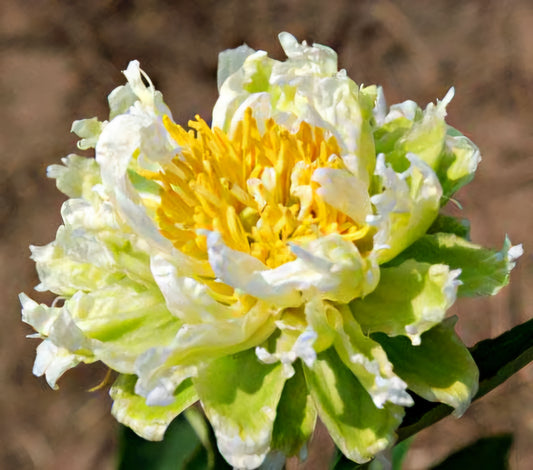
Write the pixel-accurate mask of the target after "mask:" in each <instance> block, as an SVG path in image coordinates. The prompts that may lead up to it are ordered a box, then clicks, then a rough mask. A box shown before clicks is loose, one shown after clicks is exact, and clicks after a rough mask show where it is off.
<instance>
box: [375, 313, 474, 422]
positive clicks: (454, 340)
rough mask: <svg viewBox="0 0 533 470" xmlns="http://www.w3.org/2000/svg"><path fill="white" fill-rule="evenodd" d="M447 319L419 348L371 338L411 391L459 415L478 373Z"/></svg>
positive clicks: (424, 337) (400, 340) (404, 341)
mask: <svg viewBox="0 0 533 470" xmlns="http://www.w3.org/2000/svg"><path fill="white" fill-rule="evenodd" d="M454 324H455V319H453V318H449V319H447V320H445V321H444V322H442V323H441V324H439V325H437V326H435V327H433V328H432V329H431V330H429V331H426V332H425V333H424V334H423V335H422V343H421V344H420V346H413V345H412V344H411V343H410V341H409V340H408V339H407V338H405V337H402V336H397V337H395V338H391V337H389V336H387V335H385V334H383V333H376V334H374V335H372V338H373V339H375V340H376V341H377V342H378V343H379V344H381V346H382V347H383V348H384V349H385V351H386V353H387V357H388V358H389V359H390V361H391V362H392V363H393V365H394V372H395V373H396V374H398V375H399V376H400V378H401V379H403V380H405V382H407V385H408V387H409V389H410V390H412V391H414V392H415V393H416V394H418V395H420V396H421V397H423V398H425V399H426V400H430V401H439V402H442V403H446V404H448V405H450V406H452V407H454V408H455V410H456V411H455V412H456V414H457V415H462V414H463V413H464V411H465V410H466V408H467V407H468V405H469V404H470V401H471V399H472V397H473V395H474V394H475V393H476V391H477V385H478V369H477V367H476V364H475V362H474V360H473V359H472V356H471V355H470V353H469V351H468V349H467V348H466V346H465V345H464V344H463V343H462V342H461V340H460V339H459V337H458V336H457V334H456V333H455V331H454V328H453V327H454Z"/></svg>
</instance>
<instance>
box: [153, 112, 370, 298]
mask: <svg viewBox="0 0 533 470" xmlns="http://www.w3.org/2000/svg"><path fill="white" fill-rule="evenodd" d="M164 124H165V127H166V128H167V130H168V132H169V133H170V135H171V136H172V138H173V139H174V140H175V141H176V143H177V145H178V146H179V147H180V149H181V151H180V153H179V154H178V155H177V156H176V157H175V158H174V160H173V161H172V163H171V164H169V165H167V166H165V167H164V168H163V169H162V171H160V172H159V173H150V174H148V173H147V174H146V175H145V177H147V178H149V179H152V180H154V181H156V182H158V183H159V184H160V186H161V202H160V204H159V207H158V208H157V210H156V219H157V223H158V224H159V228H160V230H161V233H162V234H163V235H164V236H165V237H167V238H168V239H170V240H171V241H172V243H173V244H174V245H175V246H176V247H177V248H178V249H180V250H181V251H183V252H185V253H187V254H189V255H191V256H195V257H197V258H201V259H206V258H207V252H206V243H205V236H204V235H199V234H198V229H206V230H216V231H217V232H219V233H220V234H221V236H222V238H223V240H224V242H225V243H226V244H227V245H228V246H229V247H231V248H233V249H235V250H239V251H242V252H245V253H250V254H252V255H253V256H255V257H257V258H258V259H260V260H261V261H262V262H263V263H265V264H266V265H267V266H270V267H277V266H279V265H281V264H283V263H286V262H288V261H291V260H292V259H294V255H293V253H292V252H291V250H290V247H289V243H288V242H295V243H302V242H305V241H308V240H313V239H316V238H317V237H320V236H323V235H327V234H329V233H339V234H340V235H341V236H343V237H344V238H345V239H346V240H349V241H351V242H353V243H356V244H358V246H360V247H361V248H363V250H365V249H368V244H369V240H371V236H372V233H371V229H370V228H369V227H368V226H366V225H364V226H360V225H357V224H356V223H355V222H354V221H353V220H352V219H350V218H349V217H348V216H346V215H345V214H343V213H342V212H339V211H337V210H336V209H334V208H333V207H331V206H330V205H329V204H327V203H326V202H325V201H324V200H323V199H322V198H321V197H319V196H318V195H317V192H316V190H317V189H318V187H319V185H318V184H317V183H315V182H313V181H312V180H311V178H312V175H313V173H314V171H315V170H316V169H318V168H344V163H343V161H342V159H341V158H340V157H339V155H340V153H341V150H340V148H339V146H338V143H337V141H336V140H335V138H334V137H333V136H329V135H327V133H326V132H325V131H324V130H322V129H320V128H316V127H312V126H310V125H309V124H307V123H305V122H303V123H302V124H301V125H300V128H299V129H298V131H297V132H295V133H291V132H289V131H288V130H287V129H286V128H284V127H282V126H280V125H279V124H277V123H276V122H275V121H274V120H272V119H270V120H268V121H267V122H266V123H265V132H264V133H262V134H261V132H260V131H259V129H258V126H257V123H256V121H255V119H254V118H253V117H252V111H251V109H248V110H247V111H246V112H245V115H244V119H243V120H242V121H241V122H240V123H239V124H238V125H237V128H236V130H235V132H234V133H233V135H232V136H231V137H230V136H228V135H226V134H225V133H224V132H222V131H221V130H220V129H217V128H215V129H210V128H209V126H208V125H207V124H206V123H205V121H203V120H202V119H201V118H200V117H198V116H196V120H195V121H191V122H190V123H189V126H190V128H191V129H192V130H190V131H188V132H187V131H185V130H184V129H183V128H182V127H181V126H179V125H177V124H174V123H173V122H172V121H171V120H170V119H169V118H168V117H165V119H164ZM231 295H233V294H231V293H230V292H220V291H219V292H217V293H216V296H217V297H220V298H221V299H229V298H230V297H231Z"/></svg>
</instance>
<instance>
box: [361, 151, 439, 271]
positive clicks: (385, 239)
mask: <svg viewBox="0 0 533 470" xmlns="http://www.w3.org/2000/svg"><path fill="white" fill-rule="evenodd" d="M406 157H407V159H408V160H409V163H410V166H409V168H407V169H406V170H405V171H404V172H403V173H396V172H395V171H394V170H393V168H392V167H391V166H390V165H388V164H386V163H385V159H384V157H383V155H382V154H381V155H379V156H378V159H377V162H376V172H375V178H374V179H375V181H374V184H377V181H379V186H380V187H382V188H383V191H382V192H380V193H378V194H374V195H373V196H372V197H371V198H370V200H371V202H372V204H373V205H374V207H375V210H376V214H375V215H371V216H369V217H368V218H367V221H368V222H369V223H371V224H372V225H375V226H376V228H377V233H376V235H375V237H374V245H375V249H376V250H377V255H378V261H379V263H380V264H383V263H386V262H387V261H389V260H391V259H393V258H394V257H395V256H397V255H398V253H401V252H402V251H403V250H405V248H407V247H408V246H409V245H411V244H412V243H413V242H414V241H416V240H418V239H419V238H420V237H421V236H423V235H424V234H425V233H426V231H427V229H428V228H429V227H430V226H431V224H432V223H433V222H434V220H435V219H436V217H437V215H438V211H439V207H440V199H441V196H442V188H441V185H440V182H439V180H438V178H437V175H436V174H435V172H434V171H433V169H432V168H431V167H429V166H428V164H427V163H425V162H424V161H423V160H421V159H420V158H419V157H418V156H416V155H415V154H413V153H410V154H407V156H406Z"/></svg>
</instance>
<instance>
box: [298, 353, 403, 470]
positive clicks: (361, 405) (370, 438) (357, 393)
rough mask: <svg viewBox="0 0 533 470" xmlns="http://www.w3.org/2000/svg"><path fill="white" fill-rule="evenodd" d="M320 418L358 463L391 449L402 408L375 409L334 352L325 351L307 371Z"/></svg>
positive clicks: (346, 453)
mask: <svg viewBox="0 0 533 470" xmlns="http://www.w3.org/2000/svg"><path fill="white" fill-rule="evenodd" d="M304 370H305V377H306V379H307V384H308V386H309V388H310V390H311V396H312V397H313V399H314V401H315V404H316V407H317V409H318V415H319V417H320V419H321V420H322V422H323V423H324V424H325V425H326V427H327V428H328V431H329V433H330V435H331V437H332V438H333V440H334V441H335V444H336V445H337V446H338V447H339V449H340V450H341V451H342V453H343V454H344V455H346V456H347V457H348V458H349V459H351V460H354V461H356V462H358V463H364V462H367V461H369V460H370V459H371V458H372V457H374V456H375V455H376V454H377V453H378V452H380V451H382V450H384V449H386V448H387V447H389V446H390V445H391V444H392V443H393V441H394V439H395V434H394V430H395V429H396V428H397V427H398V425H399V424H400V422H401V420H402V417H403V408H402V407H400V406H397V405H391V404H387V405H385V406H384V408H382V409H378V408H376V406H375V405H374V403H373V402H372V399H371V398H370V395H368V393H367V392H366V391H365V389H364V388H363V387H362V386H361V384H360V383H359V381H358V380H357V379H356V378H355V376H354V375H353V374H352V372H351V371H350V370H349V369H348V368H346V366H345V365H344V364H343V363H342V361H341V360H340V358H339V357H338V356H337V353H336V352H335V351H334V350H333V349H329V350H327V351H324V352H322V353H321V354H320V355H319V357H318V360H317V361H316V363H315V365H314V366H313V368H311V369H308V368H305V369H304Z"/></svg>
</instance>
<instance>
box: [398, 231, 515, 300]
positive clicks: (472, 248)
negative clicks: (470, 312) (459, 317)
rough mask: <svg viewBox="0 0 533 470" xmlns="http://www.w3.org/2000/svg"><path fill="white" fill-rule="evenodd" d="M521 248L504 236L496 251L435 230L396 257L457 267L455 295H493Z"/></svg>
mask: <svg viewBox="0 0 533 470" xmlns="http://www.w3.org/2000/svg"><path fill="white" fill-rule="evenodd" d="M523 251H524V250H523V249H522V245H514V246H513V245H511V242H510V240H509V239H508V238H505V242H504V244H503V248H502V249H501V251H496V250H490V249H487V248H483V247H482V246H479V245H476V244H474V243H472V242H469V241H468V240H465V239H464V238H461V237H459V236H457V235H454V234H451V233H435V234H433V235H426V236H424V237H422V238H421V239H420V240H418V241H417V242H416V243H414V244H413V245H412V246H411V247H410V248H409V249H408V250H406V251H405V252H404V253H402V254H401V255H400V258H399V260H400V261H401V260H403V259H409V258H413V259H416V260H418V261H421V262H428V263H445V264H447V265H448V266H450V268H453V269H460V270H461V275H460V276H459V279H460V281H461V283H462V285H461V286H459V295H461V296H475V295H494V294H496V293H498V292H499V291H500V289H501V288H502V287H504V286H506V285H507V284H508V282H509V275H510V273H511V270H512V269H513V268H514V266H515V264H516V263H515V262H516V259H517V258H519V257H520V256H521V255H522V253H523ZM395 261H396V260H395Z"/></svg>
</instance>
